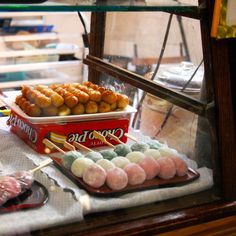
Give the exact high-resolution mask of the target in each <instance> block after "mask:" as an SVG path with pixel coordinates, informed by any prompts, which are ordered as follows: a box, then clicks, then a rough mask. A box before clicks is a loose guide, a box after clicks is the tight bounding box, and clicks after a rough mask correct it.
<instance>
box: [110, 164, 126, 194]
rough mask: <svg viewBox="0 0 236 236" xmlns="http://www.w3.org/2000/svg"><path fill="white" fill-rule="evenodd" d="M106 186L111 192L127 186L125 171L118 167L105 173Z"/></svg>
mask: <svg viewBox="0 0 236 236" xmlns="http://www.w3.org/2000/svg"><path fill="white" fill-rule="evenodd" d="M106 184H107V186H108V187H109V188H110V189H112V190H121V189H123V188H125V187H126V186H127V184H128V176H127V174H126V173H125V171H124V170H123V169H121V168H119V167H115V168H114V169H111V170H108V171H107V178H106Z"/></svg>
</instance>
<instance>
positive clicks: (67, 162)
mask: <svg viewBox="0 0 236 236" xmlns="http://www.w3.org/2000/svg"><path fill="white" fill-rule="evenodd" d="M81 157H84V156H83V155H82V154H81V153H79V152H77V151H69V152H67V153H65V154H64V155H63V156H62V160H61V163H62V165H63V166H64V167H65V168H66V169H69V170H70V168H71V165H72V163H73V162H74V160H75V159H77V158H81Z"/></svg>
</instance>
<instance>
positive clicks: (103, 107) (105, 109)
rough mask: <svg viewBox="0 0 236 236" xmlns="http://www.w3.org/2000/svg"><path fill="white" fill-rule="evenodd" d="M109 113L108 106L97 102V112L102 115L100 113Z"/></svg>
mask: <svg viewBox="0 0 236 236" xmlns="http://www.w3.org/2000/svg"><path fill="white" fill-rule="evenodd" d="M109 111H111V106H110V104H108V103H106V102H103V101H101V102H99V104H98V112H100V113H102V112H109Z"/></svg>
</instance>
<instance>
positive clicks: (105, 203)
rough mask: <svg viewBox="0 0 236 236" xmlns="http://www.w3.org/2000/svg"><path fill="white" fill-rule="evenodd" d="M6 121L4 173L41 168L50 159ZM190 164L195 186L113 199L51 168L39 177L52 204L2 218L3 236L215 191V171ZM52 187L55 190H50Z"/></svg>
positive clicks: (1, 130) (0, 133)
mask: <svg viewBox="0 0 236 236" xmlns="http://www.w3.org/2000/svg"><path fill="white" fill-rule="evenodd" d="M5 122H6V119H4V118H1V119H0V137H1V142H0V150H1V153H0V161H1V162H2V164H3V167H4V172H3V173H2V174H7V173H11V172H14V171H16V170H29V169H32V168H33V167H35V164H36V165H38V164H39V163H40V162H41V161H43V160H45V158H47V156H45V155H40V154H38V153H36V152H35V151H34V150H32V149H31V148H30V147H29V146H28V145H27V144H25V143H24V142H23V141H22V140H20V138H18V137H17V136H16V135H15V134H12V133H11V132H10V131H9V127H7V126H6V124H5ZM136 135H138V133H137V134H136ZM187 161H188V165H189V166H190V167H192V168H193V169H195V170H197V171H198V172H199V173H200V178H199V179H197V180H195V181H194V182H192V183H189V184H186V185H183V186H179V187H169V188H160V189H158V188H157V189H154V190H147V191H140V192H134V193H128V194H124V195H120V196H118V197H112V198H107V197H94V196H91V195H89V194H88V193H87V192H86V191H85V190H83V189H80V188H79V187H78V186H77V185H76V184H74V183H73V182H72V181H71V180H70V179H69V178H67V177H65V176H64V175H63V174H62V173H61V172H60V171H59V170H58V169H57V168H56V167H54V166H53V165H50V166H48V167H45V168H43V169H42V170H41V171H39V172H37V174H36V179H37V180H38V181H39V182H41V183H42V184H43V185H44V186H46V188H47V189H48V190H49V194H50V196H49V201H48V203H46V204H45V205H44V206H43V207H40V208H36V209H31V210H27V211H21V212H15V213H9V214H2V215H0V235H4V234H6V235H7V234H10V235H14V233H22V232H29V231H30V230H36V229H42V228H45V227H48V226H52V225H57V224H64V223H67V222H72V221H80V220H82V219H83V215H85V214H89V213H93V212H100V211H110V210H114V209H121V208H127V207H132V206H138V205H142V204H147V203H152V202H157V201H162V200H165V199H170V198H175V197H180V196H184V195H187V194H193V193H196V192H200V191H203V190H206V189H209V188H211V187H212V185H213V177H212V171H211V170H210V169H207V168H200V169H197V165H196V163H195V162H194V161H191V160H187ZM51 186H53V188H54V189H55V191H50V189H51ZM62 199H63V200H62Z"/></svg>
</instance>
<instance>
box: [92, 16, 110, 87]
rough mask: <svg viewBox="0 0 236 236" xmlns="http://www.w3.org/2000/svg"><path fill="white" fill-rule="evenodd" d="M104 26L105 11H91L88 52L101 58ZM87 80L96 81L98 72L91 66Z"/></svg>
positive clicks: (98, 75)
mask: <svg viewBox="0 0 236 236" xmlns="http://www.w3.org/2000/svg"><path fill="white" fill-rule="evenodd" d="M105 26H106V13H105V12H92V13H91V23H90V39H89V41H90V46H89V54H90V55H93V56H96V57H99V58H103V53H104V40H105ZM88 69H89V77H88V80H89V81H92V82H94V83H98V81H99V77H100V72H98V71H97V70H95V69H94V68H92V67H89V68H88Z"/></svg>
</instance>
